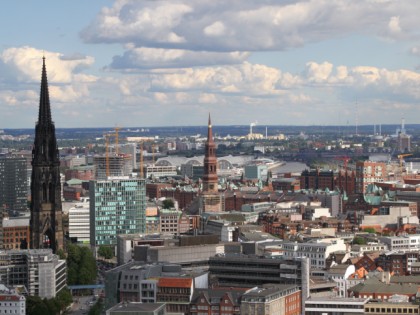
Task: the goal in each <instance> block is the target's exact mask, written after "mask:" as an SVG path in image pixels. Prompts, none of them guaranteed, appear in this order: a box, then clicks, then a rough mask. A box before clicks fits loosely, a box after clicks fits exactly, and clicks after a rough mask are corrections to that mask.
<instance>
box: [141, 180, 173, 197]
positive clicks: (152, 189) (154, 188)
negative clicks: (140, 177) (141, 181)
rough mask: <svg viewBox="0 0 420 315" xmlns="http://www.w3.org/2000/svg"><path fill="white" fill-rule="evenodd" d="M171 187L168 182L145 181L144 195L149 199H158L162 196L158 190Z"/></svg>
mask: <svg viewBox="0 0 420 315" xmlns="http://www.w3.org/2000/svg"><path fill="white" fill-rule="evenodd" d="M170 187H172V184H169V183H147V184H146V196H147V197H148V198H149V199H159V198H160V197H162V195H161V193H160V191H161V190H162V189H165V188H170Z"/></svg>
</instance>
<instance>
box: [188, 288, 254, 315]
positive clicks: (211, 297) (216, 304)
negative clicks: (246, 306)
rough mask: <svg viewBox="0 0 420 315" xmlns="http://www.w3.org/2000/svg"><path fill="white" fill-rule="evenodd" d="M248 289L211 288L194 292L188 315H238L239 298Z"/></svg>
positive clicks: (239, 311) (239, 309)
mask: <svg viewBox="0 0 420 315" xmlns="http://www.w3.org/2000/svg"><path fill="white" fill-rule="evenodd" d="M247 290H249V289H248V288H235V289H234V288H212V289H200V290H196V292H194V296H193V298H192V301H191V307H190V314H191V315H198V314H202V315H204V314H208V315H219V314H226V315H240V314H241V308H240V303H241V297H242V295H243V294H244V293H245V292H246V291H247Z"/></svg>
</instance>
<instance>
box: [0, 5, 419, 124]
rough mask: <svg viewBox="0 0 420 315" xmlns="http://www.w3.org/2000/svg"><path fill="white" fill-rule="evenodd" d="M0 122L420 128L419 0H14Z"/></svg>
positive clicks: (0, 82) (0, 70) (5, 23)
mask: <svg viewBox="0 0 420 315" xmlns="http://www.w3.org/2000/svg"><path fill="white" fill-rule="evenodd" d="M3 8H4V10H2V12H3V15H2V19H1V21H2V22H1V23H2V27H1V28H0V34H1V35H2V36H1V38H2V39H3V40H2V44H1V47H0V110H1V112H2V115H1V116H0V129H1V128H33V126H34V125H35V121H36V117H37V109H38V106H39V81H40V75H39V73H40V70H41V67H42V57H43V56H45V57H46V64H47V70H48V82H49V87H50V98H51V107H52V112H53V117H54V121H55V123H56V127H58V128H69V127H105V126H116V125H118V126H124V127H129V126H144V127H148V126H165V125H169V126H186V125H204V124H203V121H204V119H203V117H207V115H208V113H209V112H211V115H212V118H213V120H214V121H215V122H217V123H216V124H217V125H237V124H241V125H247V124H250V123H253V122H258V124H260V125H348V124H350V125H357V124H359V125H367V124H377V125H379V124H399V123H400V121H401V118H403V117H404V118H405V121H406V123H407V124H416V123H419V121H417V120H416V118H415V117H416V114H417V111H416V109H417V107H418V100H419V98H420V92H419V91H420V89H418V88H417V86H418V85H419V83H420V74H419V65H420V44H419V39H420V38H419V33H418V29H419V26H420V21H419V20H418V18H417V16H416V13H417V12H419V10H420V3H419V2H418V1H415V0H410V1H404V3H401V2H397V1H391V0H369V1H352V2H348V1H344V0H336V1H315V0H312V1H310V0H308V1H292V0H290V1H286V2H282V3H279V2H278V1H274V0H272V1H271V0H268V1H264V2H261V3H260V2H255V1H231V2H227V3H226V2H222V1H213V2H210V3H206V2H202V1H181V0H179V1H133V0H120V1H118V0H117V1H111V0H107V1H101V2H97V1H89V2H86V1H80V0H79V1H72V2H70V3H56V2H54V1H51V0H48V1H44V2H43V4H42V5H40V4H39V3H36V2H33V3H32V2H30V3H25V5H24V6H22V5H19V3H17V2H6V3H5V4H4V6H3Z"/></svg>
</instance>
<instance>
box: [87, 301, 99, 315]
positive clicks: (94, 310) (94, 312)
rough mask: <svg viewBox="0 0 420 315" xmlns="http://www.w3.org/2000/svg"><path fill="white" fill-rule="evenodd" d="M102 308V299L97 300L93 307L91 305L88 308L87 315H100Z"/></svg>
mask: <svg viewBox="0 0 420 315" xmlns="http://www.w3.org/2000/svg"><path fill="white" fill-rule="evenodd" d="M102 307H103V302H102V299H99V300H98V301H97V302H96V303H95V305H93V306H92V307H91V308H90V310H89V313H88V315H100V314H101V310H102Z"/></svg>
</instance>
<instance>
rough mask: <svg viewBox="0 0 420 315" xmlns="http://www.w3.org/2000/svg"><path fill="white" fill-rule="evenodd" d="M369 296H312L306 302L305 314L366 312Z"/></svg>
mask: <svg viewBox="0 0 420 315" xmlns="http://www.w3.org/2000/svg"><path fill="white" fill-rule="evenodd" d="M368 301H369V298H338V297H311V298H310V299H308V300H307V301H306V302H305V315H324V314H334V315H345V314H364V313H365V305H366V303H367V302H368Z"/></svg>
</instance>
